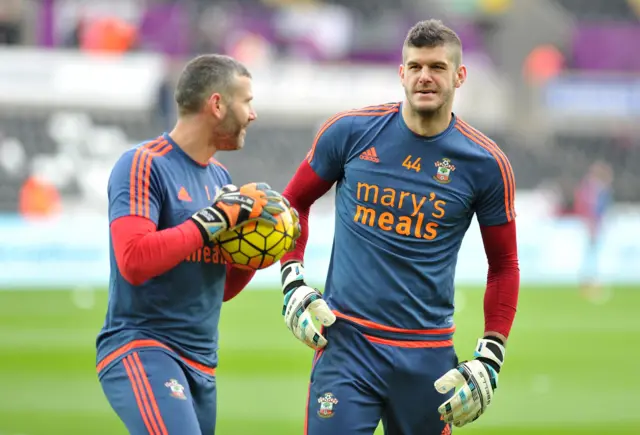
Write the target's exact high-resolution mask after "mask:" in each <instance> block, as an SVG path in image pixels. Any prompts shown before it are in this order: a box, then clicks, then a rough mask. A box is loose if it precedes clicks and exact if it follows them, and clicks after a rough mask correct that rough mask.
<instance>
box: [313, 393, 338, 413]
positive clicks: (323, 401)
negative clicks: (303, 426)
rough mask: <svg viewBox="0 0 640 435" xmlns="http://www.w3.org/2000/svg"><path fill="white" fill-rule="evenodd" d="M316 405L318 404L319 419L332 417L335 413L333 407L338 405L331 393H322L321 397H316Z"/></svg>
mask: <svg viewBox="0 0 640 435" xmlns="http://www.w3.org/2000/svg"><path fill="white" fill-rule="evenodd" d="M318 403H319V404H320V409H319V410H318V415H319V416H320V417H321V418H330V417H333V414H334V413H335V410H334V407H335V406H336V405H337V404H338V399H336V396H334V395H333V394H332V393H324V394H323V395H322V396H320V397H318Z"/></svg>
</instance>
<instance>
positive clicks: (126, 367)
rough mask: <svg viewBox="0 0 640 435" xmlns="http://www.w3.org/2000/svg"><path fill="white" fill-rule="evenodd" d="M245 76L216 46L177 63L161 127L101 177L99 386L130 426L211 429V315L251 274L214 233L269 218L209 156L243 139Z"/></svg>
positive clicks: (269, 211) (271, 202)
mask: <svg viewBox="0 0 640 435" xmlns="http://www.w3.org/2000/svg"><path fill="white" fill-rule="evenodd" d="M251 99H252V92H251V75H250V74H249V72H248V71H247V69H246V68H245V67H244V66H243V65H241V64H240V63H238V62H237V61H235V60H234V59H232V58H230V57H226V56H218V55H205V56H200V57H197V58H195V59H193V60H192V61H191V62H189V63H188V64H187V66H186V67H185V69H184V71H183V72H182V75H181V77H180V79H179V82H178V85H177V89H176V101H177V104H178V108H179V113H180V116H179V119H178V122H177V124H176V126H175V128H174V129H173V130H172V131H171V132H170V133H169V134H166V133H165V134H163V135H161V136H159V137H158V138H157V139H155V140H152V141H149V142H146V143H143V144H140V145H138V146H137V147H135V148H133V149H130V150H128V151H126V152H125V153H124V154H123V155H122V156H121V158H120V159H119V160H118V161H117V163H116V164H115V167H114V168H113V170H112V173H111V177H110V179H109V184H108V195H109V221H110V226H109V229H110V263H111V275H110V279H109V302H108V307H107V314H106V319H105V322H104V326H103V328H102V330H101V331H100V334H99V335H98V338H97V371H98V378H99V379H100V383H101V385H102V389H103V391H104V393H105V395H106V397H107V399H108V401H109V403H110V404H111V407H112V408H113V409H114V411H115V412H116V413H117V414H118V416H119V417H120V419H121V420H122V421H123V423H124V425H125V426H126V427H127V430H128V432H129V433H131V434H134V435H142V434H152V435H167V434H183V435H201V434H204V433H206V434H213V433H214V431H215V422H216V378H215V368H216V365H217V362H218V356H217V349H218V320H219V318H220V309H221V306H222V302H223V301H227V300H229V299H231V298H233V297H234V296H235V295H236V294H238V292H240V291H241V290H242V289H243V288H244V287H245V286H246V285H247V283H248V282H249V280H251V278H252V276H253V273H252V272H248V271H245V270H241V269H238V268H232V267H230V266H228V265H226V264H224V261H223V259H222V255H221V254H220V252H219V249H218V246H217V245H216V240H217V237H218V235H219V234H220V233H221V232H222V231H224V230H226V229H229V228H232V227H234V226H237V225H241V224H243V223H245V222H248V221H251V220H256V219H261V220H264V221H270V222H275V216H277V215H278V214H279V213H281V212H282V211H284V210H285V207H286V205H285V204H284V202H283V201H282V197H281V196H280V194H278V193H277V192H275V191H273V190H271V189H270V187H269V186H268V185H267V184H264V183H257V184H256V183H252V184H248V185H245V186H242V187H240V188H236V187H234V186H233V185H231V178H230V176H229V173H228V172H227V170H226V169H225V168H224V167H223V166H222V165H221V164H220V163H218V162H217V161H216V160H213V158H212V156H213V154H214V153H215V152H217V151H225V150H237V149H240V148H242V146H243V144H244V138H245V134H246V129H247V127H248V126H249V124H250V123H251V122H252V121H253V120H254V119H255V117H256V115H255V112H254V111H253V109H252V107H251Z"/></svg>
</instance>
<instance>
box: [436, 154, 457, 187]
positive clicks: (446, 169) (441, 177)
mask: <svg viewBox="0 0 640 435" xmlns="http://www.w3.org/2000/svg"><path fill="white" fill-rule="evenodd" d="M435 165H436V168H438V169H437V170H436V175H434V176H433V179H434V180H436V181H437V182H438V183H442V184H447V183H450V182H451V173H452V172H453V171H455V170H456V167H455V166H453V165H452V164H451V160H450V159H447V158H444V159H442V160H440V161H439V162H436V163H435Z"/></svg>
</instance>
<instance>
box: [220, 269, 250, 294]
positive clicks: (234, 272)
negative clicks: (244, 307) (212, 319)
mask: <svg viewBox="0 0 640 435" xmlns="http://www.w3.org/2000/svg"><path fill="white" fill-rule="evenodd" d="M255 274H256V271H255V270H247V269H240V268H239V267H233V266H232V265H230V264H227V280H226V281H225V283H224V297H223V298H222V300H223V301H224V302H227V301H229V300H231V299H233V298H235V297H236V296H237V295H238V293H240V292H241V291H242V290H243V289H244V288H245V287H246V286H247V284H249V282H250V281H251V279H252V278H253V276H254V275H255Z"/></svg>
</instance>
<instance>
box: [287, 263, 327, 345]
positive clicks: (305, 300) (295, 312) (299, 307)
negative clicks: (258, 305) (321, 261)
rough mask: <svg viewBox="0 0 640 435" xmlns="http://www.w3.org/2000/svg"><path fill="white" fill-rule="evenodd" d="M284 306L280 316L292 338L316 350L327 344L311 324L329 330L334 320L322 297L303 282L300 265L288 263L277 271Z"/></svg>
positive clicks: (302, 271) (302, 272) (302, 268)
mask: <svg viewBox="0 0 640 435" xmlns="http://www.w3.org/2000/svg"><path fill="white" fill-rule="evenodd" d="M280 276H281V279H282V292H283V293H284V303H283V306H282V315H283V316H284V323H285V324H286V325H287V328H289V330H291V332H293V335H295V336H296V338H297V339H298V340H300V341H302V342H303V343H305V344H306V345H307V346H309V347H311V348H312V349H315V350H319V349H322V348H323V347H325V346H326V345H327V339H326V338H324V336H322V334H320V331H318V328H316V326H315V325H314V323H313V319H316V320H318V321H319V322H320V323H321V324H322V325H323V326H325V327H328V326H331V325H333V323H334V322H335V321H336V316H335V314H333V313H332V312H331V309H330V308H329V306H328V305H327V303H326V302H325V300H324V299H322V294H321V293H320V292H319V291H318V290H316V289H314V288H311V287H309V286H308V285H307V284H306V283H305V282H304V267H303V266H302V263H299V262H289V263H286V264H284V265H283V266H282V269H281V271H280Z"/></svg>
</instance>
